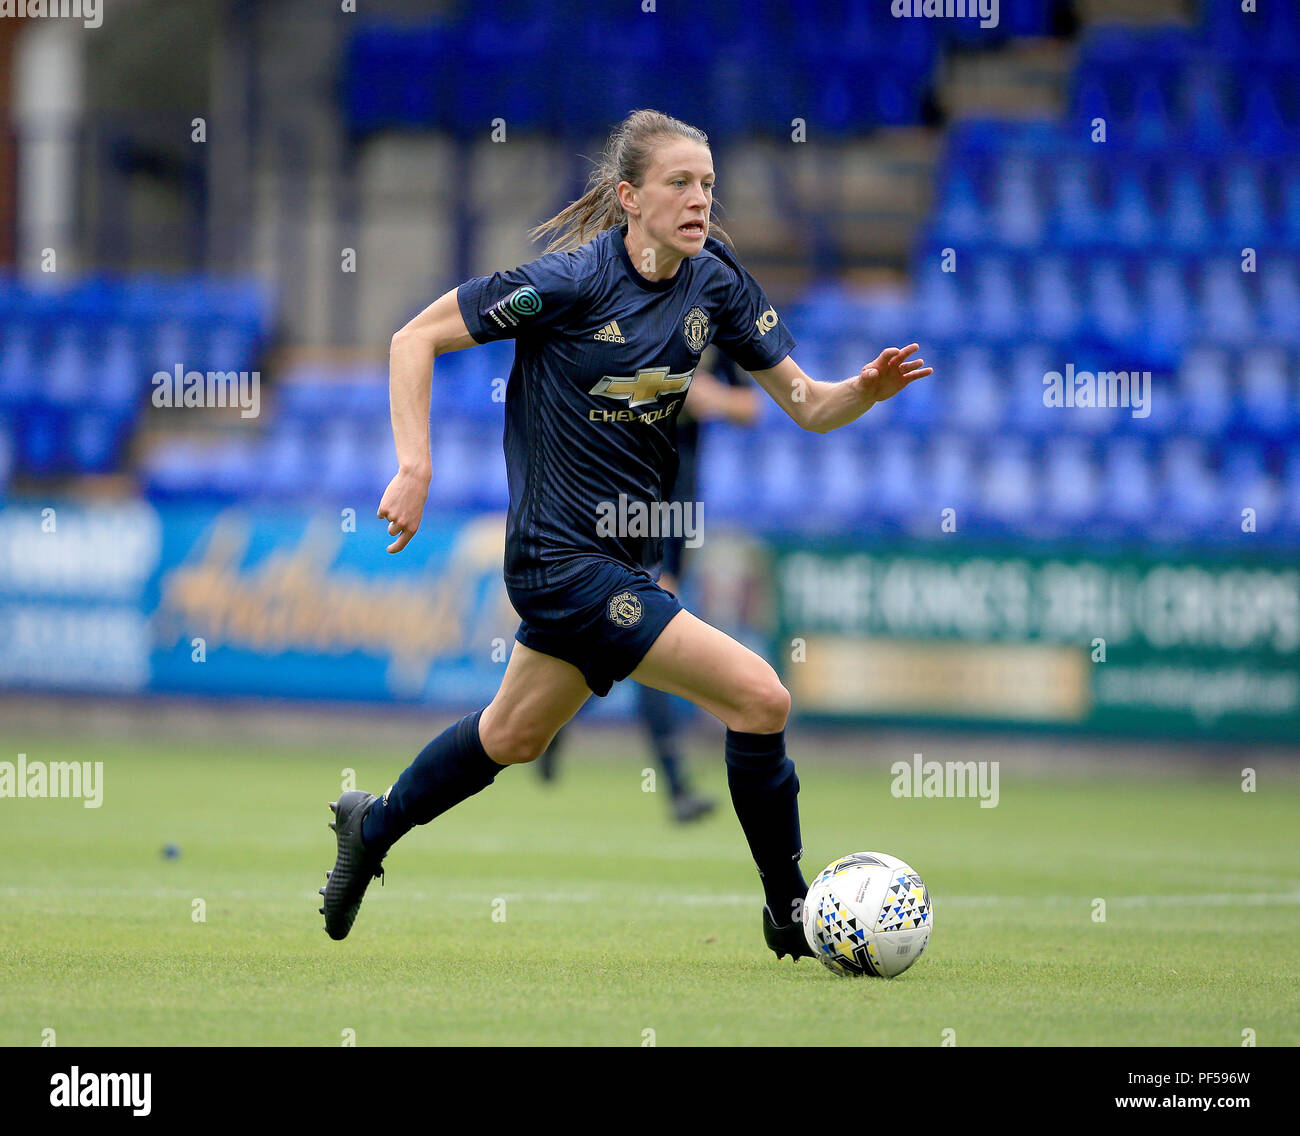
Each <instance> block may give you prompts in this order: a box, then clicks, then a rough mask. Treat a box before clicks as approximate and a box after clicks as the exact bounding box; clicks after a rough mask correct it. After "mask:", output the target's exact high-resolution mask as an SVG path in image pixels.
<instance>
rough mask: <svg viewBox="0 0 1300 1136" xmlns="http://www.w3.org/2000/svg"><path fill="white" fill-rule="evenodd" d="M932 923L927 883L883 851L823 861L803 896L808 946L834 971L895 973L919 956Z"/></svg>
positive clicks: (877, 974) (888, 975)
mask: <svg viewBox="0 0 1300 1136" xmlns="http://www.w3.org/2000/svg"><path fill="white" fill-rule="evenodd" d="M933 927H934V908H933V906H932V905H931V903H930V892H929V889H928V888H927V887H926V886H925V884H924V882H923V881H922V880H921V877H920V876H919V875H918V874H917V873H916V872H915V871H914V870H913V869H912V867H911V866H910V865H909V864H906V863H904V862H903V861H902V860H900V859H899V858H898V857H897V856H889V855H887V854H886V853H884V852H855V853H853V855H852V856H842V857H841V858H840V859H838V860H835V861H833V862H832V863H830V864H827V865H826V867H825V868H823V869H822V870H821V871H820V872H819V873H818V874H817V878H816V879H814V880H813V882H812V885H811V886H810V887H809V888H808V895H807V896H806V897H805V899H804V902H803V933H804V937H805V938H806V939H807V940H808V946H809V947H810V948H811V949H812V952H813V954H815V955H816V956H817V957H818V958H819V959H821V961H822V963H823V964H825V965H826V966H827V967H828V968H829V969H831V970H833V971H834V972H835V973H836V974H842V975H852V976H859V975H864V974H866V975H871V976H873V977H876V978H895V977H897V976H898V975H900V974H902V973H903V971H905V970H906V969H907V968H908V967H909V966H911V965H912V963H914V962H916V960H917V959H919V958H920V957H921V954H922V952H923V951H924V950H925V947H926V944H927V943H928V942H929V941H930V931H931V930H932V929H933Z"/></svg>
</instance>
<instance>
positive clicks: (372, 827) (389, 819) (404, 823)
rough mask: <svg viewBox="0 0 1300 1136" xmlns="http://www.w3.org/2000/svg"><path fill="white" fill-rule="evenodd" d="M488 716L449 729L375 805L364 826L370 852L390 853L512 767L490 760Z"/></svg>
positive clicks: (468, 719)
mask: <svg viewBox="0 0 1300 1136" xmlns="http://www.w3.org/2000/svg"><path fill="white" fill-rule="evenodd" d="M482 713H483V711H482V710H480V711H478V712H477V713H475V714H470V715H469V716H468V717H465V718H462V719H461V720H460V721H459V722H457V723H456V724H455V725H454V726H448V727H447V728H446V729H445V730H443V732H442V733H440V734H439V735H438V736H437V737H436V738H434V739H433V741H431V742H430V743H429V744H428V745H427V746H425V747H424V749H422V750H421V751H420V754H419V756H418V757H417V758H416V759H415V760H414V761H413V762H411V764H410V765H408V766H407V767H406V769H405V770H404V771H403V773H402V775H401V776H400V777H399V778H398V779H397V780H396V781H395V782H393V785H392V787H391V788H390V789H389V790H388V792H387V793H385V794H384V795H383V796H382V797H381V798H380V799H379V800H377V801H376V802H375V803H374V804H373V805H371V806H370V811H369V812H368V813H367V814H366V818H365V820H364V821H363V822H362V824H361V839H362V841H363V842H364V843H365V845H366V847H367V848H375V849H384V850H387V849H388V848H389V847H391V846H392V845H393V844H394V843H395V842H396V841H397V840H398V839H399V838H401V837H402V836H405V835H406V833H408V832H410V831H411V829H412V828H414V827H415V826H416V825H417V824H428V823H429V821H431V820H433V818H434V817H436V816H439V815H441V814H442V813H445V812H446V811H447V810H448V809H449V808H451V807H452V806H453V805H458V804H460V802H461V801H463V800H465V798H466V797H472V796H473V795H474V794H475V793H477V792H478V791H479V790H480V789H486V788H487V787H488V786H489V785H490V784H492V782H493V781H494V780H495V779H496V775H497V774H498V773H500V772H501V770H503V769H505V768H506V767H505V766H504V765H499V764H498V763H497V762H495V761H493V760H492V759H491V758H490V757H488V755H487V750H485V749H484V748H483V743H482V742H481V741H480V740H479V736H478V719H479V715H480V714H482Z"/></svg>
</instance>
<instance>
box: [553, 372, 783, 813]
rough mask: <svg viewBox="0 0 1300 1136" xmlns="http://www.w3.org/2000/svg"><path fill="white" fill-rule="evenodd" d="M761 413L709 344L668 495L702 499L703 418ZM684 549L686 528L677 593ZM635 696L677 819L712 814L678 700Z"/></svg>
mask: <svg viewBox="0 0 1300 1136" xmlns="http://www.w3.org/2000/svg"><path fill="white" fill-rule="evenodd" d="M757 417H758V399H757V397H756V392H755V390H754V388H753V386H752V385H751V384H750V383H747V382H745V380H744V379H742V378H741V376H740V372H739V370H738V368H737V367H736V365H735V364H734V363H732V362H731V360H730V359H728V358H727V357H726V356H725V355H724V354H722V352H721V351H719V350H718V349H717V348H715V347H711V348H709V350H708V353H707V354H706V355H705V356H704V357H703V358H702V359H701V361H700V369H699V370H698V371H696V372H695V375H694V376H693V377H692V378H691V385H690V388H689V389H688V391H687V393H686V402H685V403H684V404H683V406H682V409H681V412H680V413H679V414H678V415H677V438H676V441H677V459H678V464H677V480H676V482H675V483H674V485H673V488H672V492H671V493H670V494H669V498H670V499H671V500H673V501H678V502H681V503H683V504H686V505H691V504H693V503H694V502H697V501H699V478H698V476H697V472H698V468H699V460H700V433H701V431H700V423H701V421H705V422H707V421H713V420H723V421H728V422H732V423H734V424H736V425H739V426H751V425H753V423H754V421H755V419H757ZM685 554H686V537H685V536H684V535H683V534H682V533H676V534H669V535H668V536H666V537H664V542H663V559H662V561H661V565H662V566H661V568H660V572H659V586H660V587H661V588H663V589H665V590H666V591H669V592H672V593H673V594H674V595H677V596H680V595H681V586H682V581H683V579H684V575H685V565H686V560H687V557H686V555H685ZM636 700H637V702H636V705H637V716H638V717H639V718H640V719H641V725H642V726H643V727H644V729H645V731H646V735H647V737H648V738H649V739H650V748H651V749H652V750H653V751H654V755H655V760H656V761H657V762H658V764H659V768H660V769H661V770H662V771H663V775H664V779H665V780H666V781H667V782H668V809H669V812H670V814H671V815H672V817H673V819H674V820H678V821H682V822H686V821H692V820H698V819H699V818H700V817H703V816H707V815H708V814H709V813H711V812H712V811H713V809H714V808H715V802H714V801H713V799H712V798H710V797H704V796H701V795H700V794H698V793H696V792H694V790H693V789H692V788H691V783H690V776H689V774H688V773H687V770H686V765H685V762H684V761H683V759H682V747H681V741H680V734H681V730H680V724H681V722H680V717H679V709H680V704H679V703H678V700H677V699H676V698H674V697H673V695H671V694H665V693H664V692H663V691H662V690H655V689H654V688H653V687H650V686H643V685H641V684H640V683H638V684H637V687H636ZM567 735H568V727H565V728H563V729H561V730H560V732H559V733H557V734H556V735H555V737H554V738H552V739H551V744H550V745H549V746H547V747H546V752H545V753H543V754H542V756H541V757H540V758H538V759H537V762H536V766H537V772H538V775H539V776H540V777H541V778H542V780H543V781H553V780H555V778H556V777H557V775H558V767H559V761H560V753H561V751H562V750H563V748H564V746H565V743H566V738H567Z"/></svg>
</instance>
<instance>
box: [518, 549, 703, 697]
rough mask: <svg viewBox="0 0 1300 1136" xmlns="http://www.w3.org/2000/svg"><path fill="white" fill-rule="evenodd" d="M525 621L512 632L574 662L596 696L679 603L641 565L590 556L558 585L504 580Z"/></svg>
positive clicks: (626, 671) (646, 646)
mask: <svg viewBox="0 0 1300 1136" xmlns="http://www.w3.org/2000/svg"><path fill="white" fill-rule="evenodd" d="M506 591H507V592H508V593H509V595H510V602H511V604H513V605H514V609H515V611H517V612H518V613H519V618H520V619H521V620H522V621H523V622H521V623H520V624H519V630H518V631H516V632H515V638H516V639H518V640H519V642H520V643H522V644H523V645H524V646H525V647H531V648H532V649H533V650H534V651H541V653H542V654H544V655H551V656H553V657H555V658H557V659H563V660H564V661H565V662H566V663H572V664H573V665H574V666H575V667H577V668H578V670H580V671H581V672H582V677H583V678H585V679H586V680H587V685H588V686H589V687H591V689H592V691H593V692H594V693H596V694H599V695H601V696H602V697H603V696H604V695H606V694H608V693H609V688H610V687H611V686H613V685H614V683H616V682H620V681H621V680H623V679H625V678H627V676H628V675H630V674H631V673H632V672H633V671H634V670H636V668H637V667H638V666H639V665H640V663H641V660H642V659H643V658H645V655H646V652H647V651H649V650H650V647H651V645H652V644H653V643H654V641H655V640H656V639H658V638H659V633H660V632H661V631H663V629H664V628H665V627H667V626H668V621H669V620H670V619H672V618H673V616H675V615H676V614H677V613H678V612H679V611H681V610H682V605H681V604H680V603H679V602H678V599H677V597H676V596H675V595H673V594H672V592H667V591H664V589H663V588H661V587H660V586H659V585H658V584H656V583H655V582H654V581H653V580H651V579H650V577H649V576H647V575H645V574H644V573H642V572H635V571H633V570H632V569H631V568H627V567H625V566H624V565H622V564H616V563H614V562H613V561H612V560H601V559H598V558H596V557H592V558H591V559H590V560H584V561H583V562H582V568H581V570H580V571H578V572H577V574H575V575H573V576H571V577H569V578H568V579H567V580H565V582H564V583H562V584H556V585H553V586H547V587H543V588H515V587H511V586H510V585H507V586H506Z"/></svg>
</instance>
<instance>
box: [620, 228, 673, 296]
mask: <svg viewBox="0 0 1300 1136" xmlns="http://www.w3.org/2000/svg"><path fill="white" fill-rule="evenodd" d="M611 232H612V233H613V234H614V236H613V238H612V239H613V241H614V248H615V249H616V250H617V252H618V258H619V260H621V261H622V262H623V267H624V268H626V269H627V274H628V276H630V277H631V278H632V283H633V284H635V285H636V286H637V287H638V288H641V289H643V290H644V291H646V292H667V291H668V289H669V288H672V287H674V286H675V285H676V284H677V281H678V280H680V279H681V277H682V273H683V272H684V271H685V270H686V261H687V260H689V259H690V258H689V257H682V262H681V264H679V265H678V266H677V271H676V272H674V273H673V274H672V275H671V276H670V277H668V279H667V280H647V279H646V278H645V277H644V276H642V275H641V273H639V272H638V271H637V270H636V266H635V265H634V264H633V263H632V258H631V257H630V256H628V255H627V245H626V244H624V243H623V242H624V240H625V239H626V237H627V225H623V226H622V228H618V229H613V230H611Z"/></svg>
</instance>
